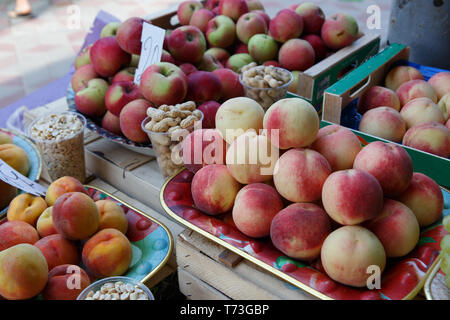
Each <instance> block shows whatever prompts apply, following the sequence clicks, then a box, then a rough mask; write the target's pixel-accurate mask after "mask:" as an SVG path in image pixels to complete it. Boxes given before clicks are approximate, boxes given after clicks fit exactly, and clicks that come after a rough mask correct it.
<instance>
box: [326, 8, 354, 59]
mask: <svg viewBox="0 0 450 320" xmlns="http://www.w3.org/2000/svg"><path fill="white" fill-rule="evenodd" d="M358 31H359V29H358V23H357V22H356V20H355V18H353V17H352V16H349V15H348V14H345V13H337V14H334V15H333V16H331V17H330V18H329V19H326V20H325V22H324V24H323V25H322V30H321V35H322V39H323V41H324V42H325V44H326V45H327V46H328V47H329V48H331V49H333V50H339V49H342V48H344V47H346V46H348V45H350V44H352V43H353V42H354V41H355V40H356V38H357V36H358Z"/></svg>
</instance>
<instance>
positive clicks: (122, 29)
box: [116, 17, 145, 54]
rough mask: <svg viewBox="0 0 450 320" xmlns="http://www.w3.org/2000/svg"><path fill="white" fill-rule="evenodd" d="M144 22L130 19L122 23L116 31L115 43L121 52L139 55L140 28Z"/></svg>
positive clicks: (138, 19) (135, 18)
mask: <svg viewBox="0 0 450 320" xmlns="http://www.w3.org/2000/svg"><path fill="white" fill-rule="evenodd" d="M144 22H145V20H144V19H142V18H138V17H132V18H129V19H127V20H125V21H124V22H122V23H121V24H120V26H119V28H118V29H117V35H116V38H117V43H118V44H119V46H120V47H121V48H122V50H124V51H126V52H128V53H131V54H141V45H142V42H141V36H142V26H143V24H144Z"/></svg>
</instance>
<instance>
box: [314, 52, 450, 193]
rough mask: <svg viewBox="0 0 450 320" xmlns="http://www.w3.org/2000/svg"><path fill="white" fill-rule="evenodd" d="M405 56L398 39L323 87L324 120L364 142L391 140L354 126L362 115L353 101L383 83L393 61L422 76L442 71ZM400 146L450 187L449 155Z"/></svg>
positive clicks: (419, 169) (421, 168)
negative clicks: (413, 69) (413, 61)
mask: <svg viewBox="0 0 450 320" xmlns="http://www.w3.org/2000/svg"><path fill="white" fill-rule="evenodd" d="M408 59H409V48H408V47H406V46H405V45H402V44H397V43H394V44H391V45H390V46H388V47H386V48H385V49H384V50H383V51H382V52H380V53H379V54H377V55H376V56H374V57H373V58H371V59H370V60H368V61H367V62H365V63H364V64H362V65H361V66H359V67H358V68H356V69H355V70H353V71H352V72H350V73H349V74H348V75H347V76H345V77H344V78H343V79H341V80H340V81H338V82H336V83H335V84H334V85H332V86H331V87H329V88H328V89H327V90H326V91H325V94H324V99H323V113H322V120H323V121H322V122H323V124H324V125H326V124H327V123H328V124H329V123H336V124H342V125H343V126H346V127H349V128H350V129H352V131H353V132H354V133H355V134H357V135H358V136H360V137H362V138H363V139H364V140H365V141H367V142H372V141H384V142H391V141H388V140H385V139H382V138H379V137H376V136H373V135H370V134H365V133H363V132H360V131H358V130H357V123H358V122H359V121H358V119H357V118H358V117H359V119H360V117H361V115H360V114H359V113H357V112H356V108H355V107H356V102H357V99H358V98H359V97H360V96H361V95H362V94H363V93H364V91H365V90H366V89H368V88H371V87H372V86H376V85H381V86H384V79H385V76H386V74H387V73H388V72H389V70H390V69H391V68H392V67H394V66H396V65H399V64H402V65H412V66H414V67H416V68H418V69H419V70H420V71H421V72H422V74H424V78H425V80H428V78H429V77H431V76H432V75H433V74H434V73H436V72H439V71H444V70H440V69H435V68H430V67H426V66H420V65H417V64H414V63H412V62H409V61H408ZM344 109H345V110H344ZM343 110H344V112H343ZM341 122H342V123H341ZM402 147H403V148H404V149H405V150H406V151H407V152H408V153H409V155H410V156H411V157H412V159H413V163H414V170H415V171H417V172H422V173H423V174H426V175H427V176H429V177H431V178H433V179H434V180H435V181H436V182H438V183H439V184H440V185H441V186H444V187H447V188H448V187H450V159H446V158H443V157H439V156H436V155H434V154H431V153H428V152H424V151H420V150H417V149H414V148H410V147H406V146H403V145H402Z"/></svg>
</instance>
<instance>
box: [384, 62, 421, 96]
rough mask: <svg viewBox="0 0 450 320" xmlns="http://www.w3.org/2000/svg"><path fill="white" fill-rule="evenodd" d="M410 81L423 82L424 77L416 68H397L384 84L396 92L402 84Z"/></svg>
mask: <svg viewBox="0 0 450 320" xmlns="http://www.w3.org/2000/svg"><path fill="white" fill-rule="evenodd" d="M410 80H423V75H422V73H421V72H420V71H419V70H417V69H416V68H414V67H410V66H397V67H395V68H392V69H391V71H389V73H388V74H387V76H386V78H385V81H384V82H385V85H386V87H388V88H389V89H391V90H394V91H396V90H397V89H398V88H399V87H400V86H401V85H402V84H404V83H405V82H408V81H410Z"/></svg>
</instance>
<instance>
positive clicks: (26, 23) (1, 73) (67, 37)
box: [0, 0, 391, 108]
mask: <svg viewBox="0 0 450 320" xmlns="http://www.w3.org/2000/svg"><path fill="white" fill-rule="evenodd" d="M260 1H261V2H262V3H263V4H264V6H265V8H266V11H267V12H268V13H269V15H270V16H271V17H272V16H274V15H275V13H276V12H277V11H278V10H280V9H281V8H285V7H287V6H289V5H291V4H295V3H298V2H299V1H298V0H284V1H281V0H278V1H277V0H271V1H269V0H260ZM30 2H31V5H32V8H33V15H32V16H30V17H25V18H17V19H11V18H9V17H8V15H7V12H8V11H9V10H12V9H13V8H14V1H13V0H0V108H2V107H5V106H7V105H9V104H10V103H12V102H14V101H16V100H18V99H20V98H22V97H24V96H25V95H28V94H30V93H32V92H34V91H36V90H37V89H39V88H41V87H42V86H44V85H45V84H47V83H49V82H51V81H53V80H56V79H58V78H60V77H62V76H63V75H65V74H66V73H67V72H68V70H69V68H70V66H71V64H72V62H73V59H74V57H75V56H76V54H77V52H78V51H79V49H80V47H81V46H82V44H83V41H84V37H85V35H86V33H87V32H88V30H89V27H90V26H91V24H92V22H93V20H94V17H95V16H96V14H97V13H98V11H99V10H100V9H102V10H104V11H107V12H109V13H111V14H112V15H114V16H116V17H118V18H119V19H121V20H124V19H126V18H128V17H131V16H142V17H145V16H146V15H149V14H151V13H154V12H157V11H160V10H163V9H167V8H170V7H174V6H176V5H177V4H178V3H179V2H181V1H179V0H30ZM313 2H316V3H317V4H319V5H320V6H321V7H322V8H323V10H324V11H325V14H327V15H331V14H333V13H336V12H347V13H349V14H351V15H353V16H354V17H355V18H357V20H358V22H359V24H360V26H361V28H362V29H363V30H365V31H367V27H366V20H367V18H368V16H369V15H368V14H367V12H366V10H367V8H368V7H369V6H370V5H373V4H376V5H378V6H379V8H380V9H381V12H382V14H381V21H382V24H381V25H382V29H381V30H378V31H377V32H380V33H381V34H382V36H383V38H385V37H386V34H387V24H388V20H389V11H390V3H391V0H377V1H374V0H353V1H352V0H316V1H314V0H313Z"/></svg>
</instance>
